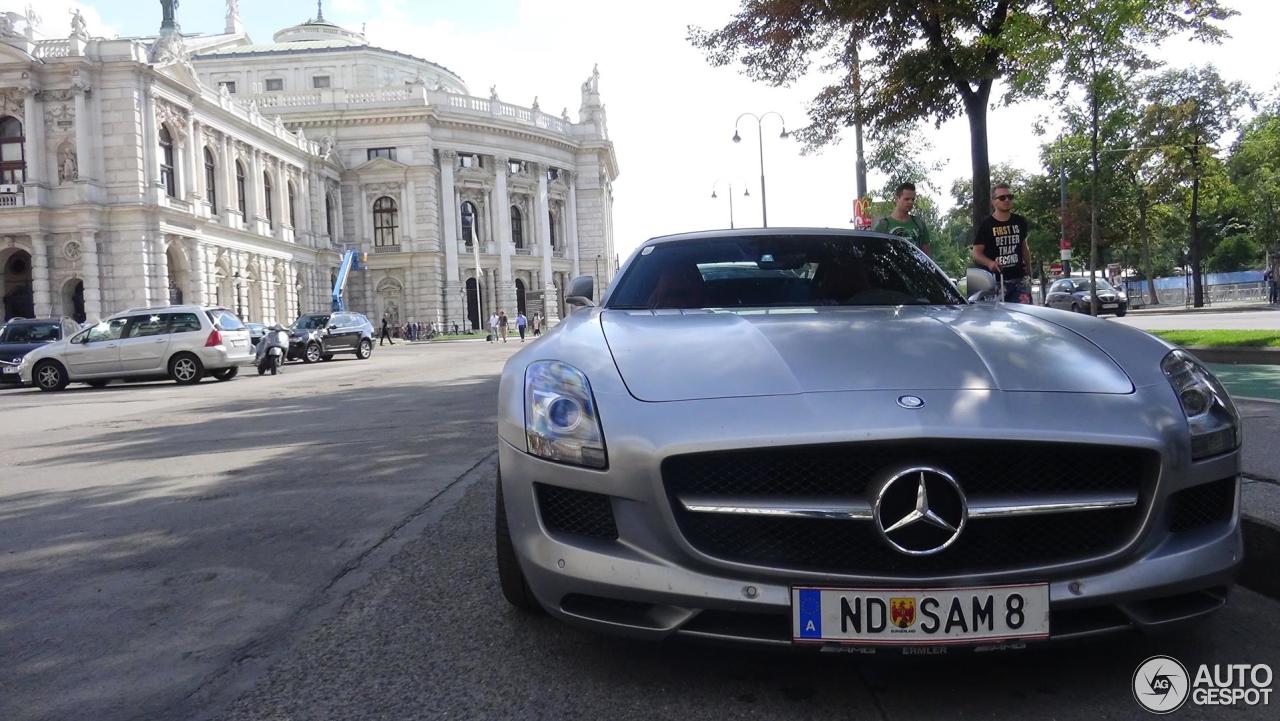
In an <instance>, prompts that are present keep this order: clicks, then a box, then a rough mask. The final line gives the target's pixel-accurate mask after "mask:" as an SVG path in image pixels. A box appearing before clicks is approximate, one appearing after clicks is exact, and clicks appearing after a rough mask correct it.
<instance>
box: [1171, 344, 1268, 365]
mask: <svg viewBox="0 0 1280 721" xmlns="http://www.w3.org/2000/svg"><path fill="white" fill-rule="evenodd" d="M1185 350H1187V351H1189V352H1190V353H1191V354H1192V355H1194V356H1195V357H1196V358H1199V359H1200V360H1202V361H1204V362H1205V363H1227V364H1230V365H1280V349H1274V350H1273V349H1270V348H1246V347H1243V346H1222V347H1218V348H1199V347H1190V346H1188V347H1186V348H1185Z"/></svg>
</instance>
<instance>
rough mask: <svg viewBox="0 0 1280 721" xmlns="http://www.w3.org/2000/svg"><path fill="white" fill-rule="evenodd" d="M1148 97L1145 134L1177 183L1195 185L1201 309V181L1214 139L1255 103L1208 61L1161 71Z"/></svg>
mask: <svg viewBox="0 0 1280 721" xmlns="http://www.w3.org/2000/svg"><path fill="white" fill-rule="evenodd" d="M1147 100H1148V101H1149V104H1148V105H1147V107H1146V110H1145V112H1144V115H1143V121H1142V122H1143V129H1144V134H1145V135H1146V136H1147V137H1149V138H1151V140H1152V141H1153V142H1154V144H1155V145H1157V146H1158V147H1159V158H1160V162H1161V164H1162V166H1163V172H1164V173H1165V174H1166V176H1171V177H1172V178H1175V179H1177V180H1175V181H1173V182H1187V181H1189V182H1190V184H1191V207H1190V212H1189V217H1188V225H1189V226H1190V231H1191V238H1190V243H1189V245H1188V248H1189V252H1190V262H1191V273H1192V277H1191V283H1192V292H1193V294H1194V297H1195V301H1194V303H1195V306H1196V307H1197V308H1199V307H1202V306H1203V305H1204V285H1203V282H1202V277H1201V258H1202V257H1203V256H1202V253H1201V250H1202V249H1201V247H1200V182H1201V180H1202V179H1203V178H1204V177H1205V171H1206V167H1207V166H1208V165H1209V164H1210V163H1211V162H1213V161H1214V160H1215V157H1214V153H1215V151H1214V148H1213V144H1214V143H1217V142H1218V141H1219V140H1221V139H1222V137H1223V136H1224V135H1226V134H1227V133H1228V132H1230V131H1232V130H1233V129H1235V128H1236V127H1237V126H1238V124H1239V118H1238V113H1239V112H1240V111H1241V110H1242V109H1243V108H1245V107H1249V106H1252V105H1253V103H1254V99H1253V97H1252V95H1250V93H1249V92H1248V90H1247V89H1246V88H1245V86H1244V85H1243V84H1241V83H1238V82H1227V81H1225V80H1223V79H1222V77H1221V76H1220V75H1218V71H1217V70H1214V69H1213V67H1212V66H1210V67H1207V68H1204V69H1198V68H1190V69H1187V70H1170V71H1167V72H1165V73H1162V74H1160V75H1159V76H1157V77H1155V78H1154V79H1153V80H1152V81H1151V83H1150V84H1149V86H1148V91H1147Z"/></svg>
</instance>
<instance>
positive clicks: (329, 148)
mask: <svg viewBox="0 0 1280 721" xmlns="http://www.w3.org/2000/svg"><path fill="white" fill-rule="evenodd" d="M332 154H333V136H332V135H326V136H324V140H322V141H320V157H322V158H325V159H326V160H327V159H328V158H329V156H330V155H332Z"/></svg>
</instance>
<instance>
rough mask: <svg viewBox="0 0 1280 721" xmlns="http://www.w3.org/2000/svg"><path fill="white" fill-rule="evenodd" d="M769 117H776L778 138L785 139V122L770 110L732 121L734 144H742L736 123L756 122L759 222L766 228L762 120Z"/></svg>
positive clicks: (775, 112) (742, 116)
mask: <svg viewBox="0 0 1280 721" xmlns="http://www.w3.org/2000/svg"><path fill="white" fill-rule="evenodd" d="M770 115H773V116H775V117H777V118H778V122H779V123H782V133H781V134H780V135H778V137H780V138H785V137H787V121H786V120H784V119H783V118H782V115H781V114H779V113H778V112H777V111H774V110H770V111H768V112H767V113H765V114H763V115H756V114H755V113H743V114H742V115H739V116H738V119H737V120H735V121H733V142H735V143H740V142H742V136H741V135H739V134H738V123H741V122H742V119H743V118H752V119H753V120H755V121H756V139H757V141H758V144H759V146H760V148H759V149H760V220H761V224H762V225H763V226H764V227H766V228H768V227H769V206H768V203H767V202H766V198H767V191H766V190H765V187H764V119H765V118H767V117H769V116H770Z"/></svg>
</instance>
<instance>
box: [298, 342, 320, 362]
mask: <svg viewBox="0 0 1280 721" xmlns="http://www.w3.org/2000/svg"><path fill="white" fill-rule="evenodd" d="M323 355H324V354H323V353H321V352H320V344H319V343H308V344H307V349H306V350H305V351H304V352H303V354H302V362H303V363H319V362H320V358H321V357H322V356H323Z"/></svg>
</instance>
